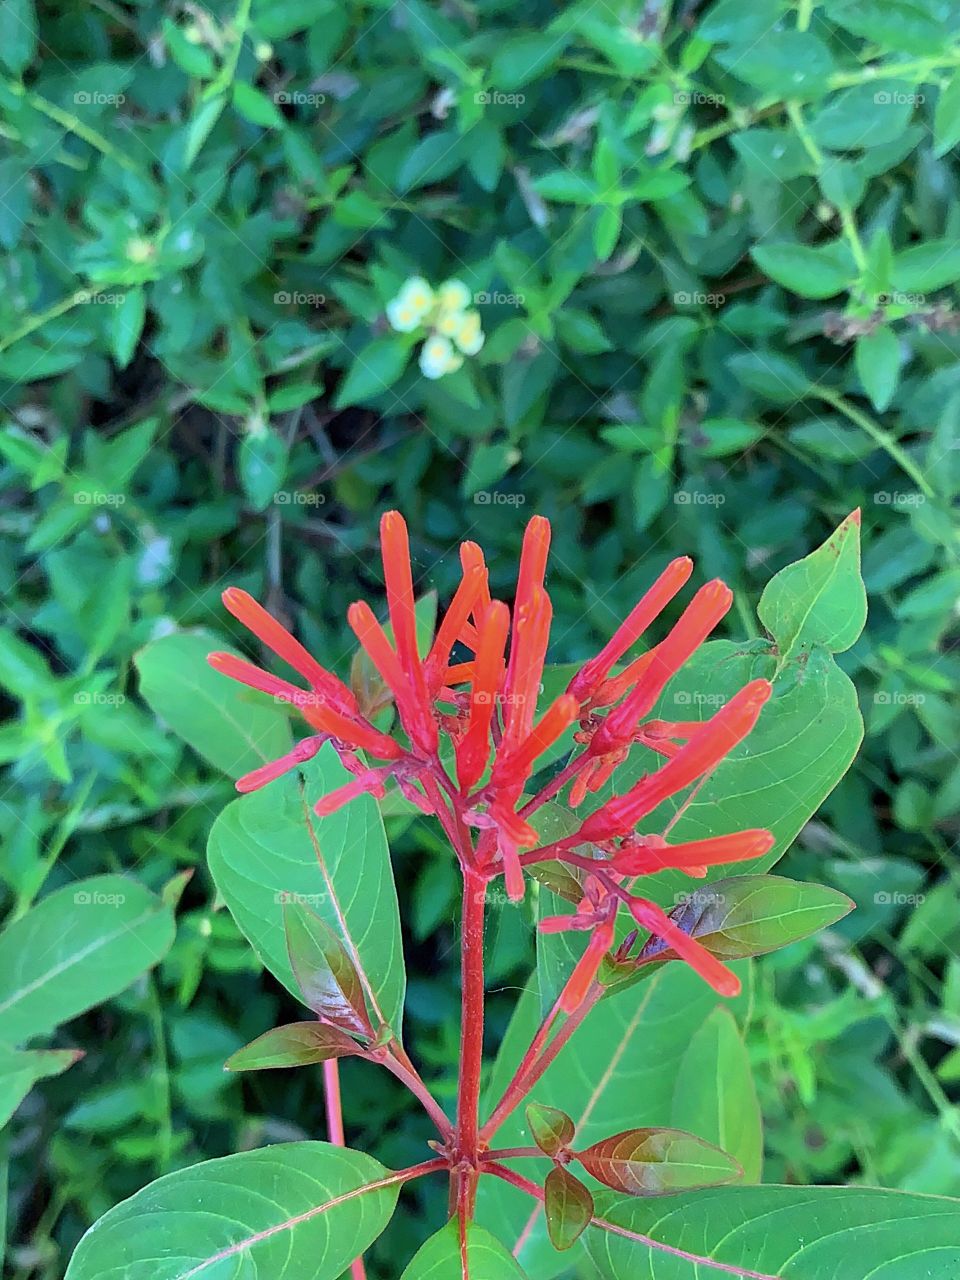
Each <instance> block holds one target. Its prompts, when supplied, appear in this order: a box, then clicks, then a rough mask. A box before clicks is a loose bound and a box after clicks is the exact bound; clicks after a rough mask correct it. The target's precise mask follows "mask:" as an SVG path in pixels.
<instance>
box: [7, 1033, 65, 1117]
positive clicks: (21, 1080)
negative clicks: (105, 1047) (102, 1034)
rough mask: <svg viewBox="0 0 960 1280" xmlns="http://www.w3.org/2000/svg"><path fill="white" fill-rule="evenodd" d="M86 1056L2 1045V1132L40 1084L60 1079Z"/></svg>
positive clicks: (56, 1050) (61, 1051) (63, 1050)
mask: <svg viewBox="0 0 960 1280" xmlns="http://www.w3.org/2000/svg"><path fill="white" fill-rule="evenodd" d="M82 1056H83V1055H82V1053H81V1051H80V1050H79V1049H13V1048H11V1047H10V1045H6V1044H0V1129H2V1128H3V1126H4V1125H5V1124H6V1123H7V1121H8V1120H9V1119H10V1117H11V1116H12V1115H13V1113H14V1112H15V1111H16V1109H17V1107H19V1105H20V1103H21V1102H22V1101H23V1100H24V1098H25V1097H26V1096H27V1094H28V1093H29V1092H30V1090H31V1089H32V1088H33V1086H34V1085H35V1084H36V1082H37V1081H38V1080H45V1079H46V1078H47V1077H48V1076H58V1075H60V1074H61V1072H63V1071H66V1070H67V1068H68V1067H72V1066H73V1064H74V1063H75V1062H76V1061H77V1059H78V1058H80V1057H82Z"/></svg>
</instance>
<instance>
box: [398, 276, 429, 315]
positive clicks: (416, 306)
mask: <svg viewBox="0 0 960 1280" xmlns="http://www.w3.org/2000/svg"><path fill="white" fill-rule="evenodd" d="M397 297H398V298H400V299H401V300H402V301H403V302H405V303H406V304H407V306H408V307H412V308H413V310H414V311H415V312H416V314H417V319H418V320H422V319H423V318H424V317H425V316H426V315H427V314H428V313H429V312H431V311H432V310H433V308H434V307H435V306H436V302H437V299H436V296H435V295H434V292H433V290H432V289H431V288H430V286H429V284H428V283H427V282H426V280H424V278H423V276H411V277H410V279H409V280H408V281H407V282H406V284H405V285H404V286H403V288H402V289H401V290H400V292H399V294H398V295H397Z"/></svg>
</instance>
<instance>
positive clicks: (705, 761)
mask: <svg viewBox="0 0 960 1280" xmlns="http://www.w3.org/2000/svg"><path fill="white" fill-rule="evenodd" d="M770 693H771V685H770V682H769V681H768V680H753V681H751V683H750V684H748V685H746V686H745V687H744V688H743V689H741V690H740V692H739V693H736V694H734V696H733V697H732V698H731V699H730V701H729V702H728V703H727V704H726V706H725V707H722V708H721V709H720V710H719V711H718V712H717V714H716V715H715V716H713V717H712V719H710V720H707V721H705V722H704V725H703V728H702V729H701V730H700V732H699V733H697V734H695V735H694V736H693V737H692V738H691V739H690V741H689V742H688V743H687V744H686V746H685V747H683V749H682V750H681V751H679V752H678V753H677V755H675V756H674V757H673V759H672V760H668V761H667V763H666V764H665V765H664V766H663V768H662V769H658V770H657V772H656V773H651V774H648V775H647V777H645V778H642V779H641V781H640V782H638V783H637V785H636V786H635V787H633V788H632V789H631V790H630V791H628V792H627V793H626V795H622V796H617V797H615V798H614V799H613V800H609V801H608V802H607V803H606V804H605V805H603V806H602V807H601V808H600V809H598V810H597V811H596V813H593V814H591V815H590V817H589V818H587V820H586V822H585V823H584V824H583V826H582V827H581V828H580V832H579V834H580V836H581V837H582V838H583V839H584V840H608V839H609V838H610V837H611V836H620V835H625V834H626V833H627V832H628V831H630V830H632V829H633V827H634V826H635V825H636V824H637V823H638V822H639V821H640V819H641V818H643V817H645V816H646V815H647V814H648V813H650V812H652V810H654V809H655V808H656V807H657V805H659V804H661V803H662V802H663V801H664V800H666V799H667V798H668V797H669V796H672V795H676V793H677V792H678V791H682V790H683V788H684V787H688V786H689V785H690V784H691V783H692V782H695V781H696V780H697V779H698V778H700V777H701V776H702V775H703V774H705V773H708V772H709V771H710V770H711V769H713V768H715V767H716V766H717V765H718V764H719V763H720V761H721V760H722V759H723V758H724V756H726V755H729V753H730V752H731V751H732V750H733V748H734V747H735V746H736V745H737V744H738V743H739V742H741V741H742V740H743V739H744V738H745V737H746V736H747V734H748V733H749V732H750V730H751V729H752V728H753V726H754V725H755V724H756V723H757V719H758V718H759V716H760V712H761V710H762V709H763V706H764V704H765V703H766V701H767V699H768V698H769V697H770Z"/></svg>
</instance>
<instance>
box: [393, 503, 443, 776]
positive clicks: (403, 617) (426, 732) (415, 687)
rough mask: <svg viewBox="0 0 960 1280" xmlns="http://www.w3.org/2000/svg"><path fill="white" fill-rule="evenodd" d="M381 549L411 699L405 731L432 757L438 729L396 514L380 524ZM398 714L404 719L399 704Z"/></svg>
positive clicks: (405, 543) (403, 528) (403, 532)
mask: <svg viewBox="0 0 960 1280" xmlns="http://www.w3.org/2000/svg"><path fill="white" fill-rule="evenodd" d="M380 546H381V549H382V552H383V573H384V578H385V580H386V588H387V608H388V610H389V612H390V622H391V624H392V626H393V634H394V637H395V639H396V642H397V658H398V660H399V663H400V667H401V668H402V670H403V674H404V677H405V682H406V687H407V689H408V690H409V691H410V694H411V696H410V697H408V698H405V699H404V707H405V709H406V715H407V718H406V721H405V724H404V727H405V728H406V730H407V732H408V733H409V734H410V737H411V739H412V740H413V742H415V743H416V745H417V746H418V747H419V748H420V750H421V751H424V752H426V753H427V754H428V755H432V754H433V753H434V752H435V751H436V749H437V725H436V721H435V720H434V718H433V711H432V707H431V699H430V697H429V696H428V694H427V684H426V680H425V678H424V674H423V665H422V663H421V662H420V655H419V653H418V652H417V615H416V610H415V608H414V600H413V571H412V569H411V566H410V540H409V538H408V536H407V524H406V521H405V520H404V518H403V516H402V515H401V514H400V512H399V511H388V512H387V513H386V514H385V515H384V517H383V519H382V520H381V521H380ZM397 710H398V711H400V714H401V716H402V715H403V713H404V712H403V709H402V708H401V706H400V703H399V702H398V703H397Z"/></svg>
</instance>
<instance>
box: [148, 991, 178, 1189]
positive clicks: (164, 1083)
mask: <svg viewBox="0 0 960 1280" xmlns="http://www.w3.org/2000/svg"><path fill="white" fill-rule="evenodd" d="M147 992H148V995H147V1011H148V1014H149V1017H150V1032H151V1035H152V1037H153V1055H154V1084H155V1086H156V1089H157V1092H158V1094H159V1101H160V1119H159V1122H158V1125H157V1155H156V1167H157V1176H158V1177H160V1176H162V1175H163V1174H165V1173H167V1172H168V1170H169V1169H170V1162H171V1160H172V1157H173V1109H172V1103H171V1096H170V1063H169V1060H168V1058H167V1038H166V1031H165V1028H164V1025H163V1008H162V1006H161V1003H160V994H159V992H158V991H157V983H156V979H155V978H154V977H153V975H152V974H151V975H150V977H149V978H148V979H147Z"/></svg>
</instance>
